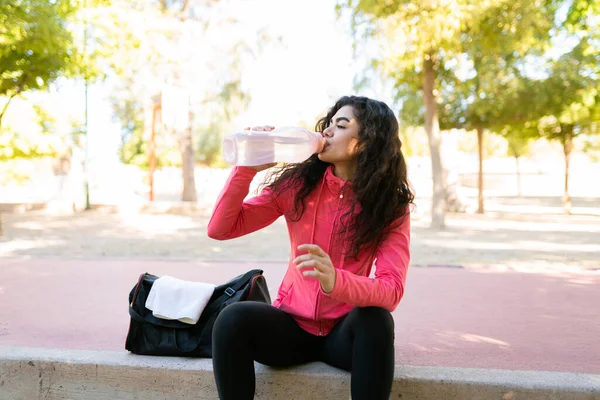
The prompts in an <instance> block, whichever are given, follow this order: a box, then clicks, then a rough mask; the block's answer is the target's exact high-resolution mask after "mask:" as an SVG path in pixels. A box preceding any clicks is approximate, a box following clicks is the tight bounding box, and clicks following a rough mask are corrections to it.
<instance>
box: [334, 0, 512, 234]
mask: <svg viewBox="0 0 600 400" xmlns="http://www.w3.org/2000/svg"><path fill="white" fill-rule="evenodd" d="M503 3H504V1H502V0H493V1H487V2H479V1H467V0H462V1H442V0H435V1H427V2H413V1H408V0H392V1H387V2H380V1H375V0H356V1H353V0H347V1H341V0H340V3H338V7H339V8H343V7H348V8H349V9H350V10H351V11H352V21H353V27H354V30H355V32H356V31H357V30H358V28H357V27H364V26H366V28H364V31H365V32H366V34H365V35H366V36H367V37H377V40H378V41H379V42H380V44H381V46H380V47H381V51H380V57H379V58H378V60H377V62H376V65H377V66H378V67H379V69H380V70H381V71H382V73H383V74H384V75H385V76H387V77H389V78H390V79H391V80H392V81H393V82H394V83H395V94H396V98H397V99H398V100H399V101H401V102H402V116H403V117H404V118H406V119H407V120H408V121H410V122H415V119H420V117H421V116H423V119H424V125H425V130H426V132H427V136H428V140H429V148H430V156H431V166H432V178H433V182H432V184H433V198H432V210H431V215H432V221H431V225H432V227H434V228H443V227H444V226H445V209H446V198H447V192H448V189H447V179H446V175H447V173H446V171H445V169H444V166H443V160H442V156H441V152H440V145H441V134H440V111H439V105H440V104H442V103H444V100H445V99H443V98H442V97H441V93H442V92H443V90H444V89H443V88H444V86H445V83H446V84H447V85H446V86H447V87H449V88H452V87H453V86H455V85H454V84H453V82H456V77H455V76H454V71H453V70H452V68H453V67H452V63H454V64H456V63H457V62H460V58H461V55H462V54H463V53H464V52H465V44H464V43H465V41H468V40H472V38H471V35H472V33H473V32H478V31H477V30H476V29H475V28H478V27H480V26H481V24H480V19H481V18H482V16H484V17H485V16H488V17H489V16H491V15H492V14H491V10H494V9H497V8H499V7H501V6H502V4H503ZM511 33H512V32H511ZM483 37H486V35H485V34H484V35H483ZM486 38H487V37H486ZM484 50H485V49H484ZM470 95H473V93H471V94H470ZM456 97H457V98H458V97H461V96H460V93H456ZM419 103H420V104H419ZM411 115H412V116H411ZM465 122H466V120H464V119H463V123H465Z"/></svg>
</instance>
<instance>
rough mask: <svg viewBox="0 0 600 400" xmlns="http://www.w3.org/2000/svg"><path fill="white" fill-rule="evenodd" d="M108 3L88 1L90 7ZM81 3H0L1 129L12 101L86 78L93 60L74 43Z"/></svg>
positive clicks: (13, 0)
mask: <svg viewBox="0 0 600 400" xmlns="http://www.w3.org/2000/svg"><path fill="white" fill-rule="evenodd" d="M105 3H107V0H89V6H90V7H96V6H98V5H100V4H105ZM82 7H83V0H79V1H71V0H55V1H48V0H3V1H2V2H0V27H1V28H0V43H2V46H1V47H0V96H1V97H5V98H6V99H5V101H4V104H3V106H2V107H1V109H0V125H1V123H2V118H3V117H4V115H5V113H6V110H7V109H8V107H9V105H10V103H11V101H12V100H13V99H14V98H15V97H17V96H19V95H20V94H22V93H25V92H27V91H30V90H44V89H47V88H48V86H49V85H50V84H52V82H54V81H55V80H56V79H57V78H59V77H60V76H65V77H73V76H79V75H83V74H84V73H87V74H88V75H89V76H93V74H95V73H96V72H97V71H96V70H94V69H93V68H92V66H93V60H92V59H89V58H85V57H84V55H83V54H82V52H81V50H80V46H78V45H77V43H75V42H74V40H73V34H72V32H71V30H70V29H69V28H70V24H74V23H75V22H76V17H77V13H78V12H79V11H81V9H82Z"/></svg>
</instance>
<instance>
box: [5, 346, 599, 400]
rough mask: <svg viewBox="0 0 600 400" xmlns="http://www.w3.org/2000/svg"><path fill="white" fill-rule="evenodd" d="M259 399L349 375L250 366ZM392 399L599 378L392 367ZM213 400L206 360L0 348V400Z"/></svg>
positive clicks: (589, 385)
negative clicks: (252, 368) (393, 369)
mask: <svg viewBox="0 0 600 400" xmlns="http://www.w3.org/2000/svg"><path fill="white" fill-rule="evenodd" d="M256 373H257V396H256V398H258V399H286V400H292V399H319V400H321V399H348V398H349V397H350V374H349V373H347V372H344V371H340V370H337V369H334V368H331V367H329V366H326V365H324V364H321V363H313V364H308V365H304V366H301V367H296V368H290V369H277V370H275V369H272V368H268V367H265V366H262V365H259V364H257V368H256ZM391 398H392V399H403V400H412V399H419V400H420V399H423V400H424V399H427V400H435V399H444V400H452V399H472V400H478V399H481V400H483V399H486V400H487V399H503V400H508V399H528V400H538V399H540V400H541V399H544V400H548V399H550V400H552V399H557V400H558V399H567V398H568V399H572V400H580V399H581V400H583V399H585V400H592V399H600V376H599V375H591V374H575V373H559V372H528V371H507V370H489V369H470V368H440V367H410V366H397V367H396V371H395V380H394V387H393V391H392V396H391ZM34 399H49V400H58V399H69V400H84V399H85V400H96V399H97V400H106V399H110V400H116V399H144V400H159V399H160V400H164V399H181V400H187V399H195V400H197V399H217V392H216V388H215V384H214V378H213V374H212V363H211V360H208V359H184V358H172V357H142V356H136V355H132V354H129V353H127V352H125V351H122V352H116V351H86V350H62V351H61V350H54V349H39V348H23V347H0V400H34Z"/></svg>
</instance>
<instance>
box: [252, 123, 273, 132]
mask: <svg viewBox="0 0 600 400" xmlns="http://www.w3.org/2000/svg"><path fill="white" fill-rule="evenodd" d="M273 129H275V127H274V126H272V125H262V126H255V127H252V128H250V127H249V126H247V127H246V129H245V130H252V131H258V132H265V131H266V132H268V131H272V130H273Z"/></svg>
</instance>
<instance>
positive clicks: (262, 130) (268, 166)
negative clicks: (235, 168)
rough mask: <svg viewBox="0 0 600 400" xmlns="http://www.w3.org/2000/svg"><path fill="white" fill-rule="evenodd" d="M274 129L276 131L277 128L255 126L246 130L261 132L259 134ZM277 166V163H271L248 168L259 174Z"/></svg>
mask: <svg viewBox="0 0 600 400" xmlns="http://www.w3.org/2000/svg"><path fill="white" fill-rule="evenodd" d="M273 129H275V127H274V126H271V125H263V126H255V127H253V128H250V127H247V128H246V130H253V131H259V132H269V131H272V130H273ZM276 165H277V163H276V162H274V163H269V164H262V165H253V166H250V167H248V168H252V169H253V170H255V171H257V172H260V171H263V170H265V169H267V168H271V167H274V166H276Z"/></svg>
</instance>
